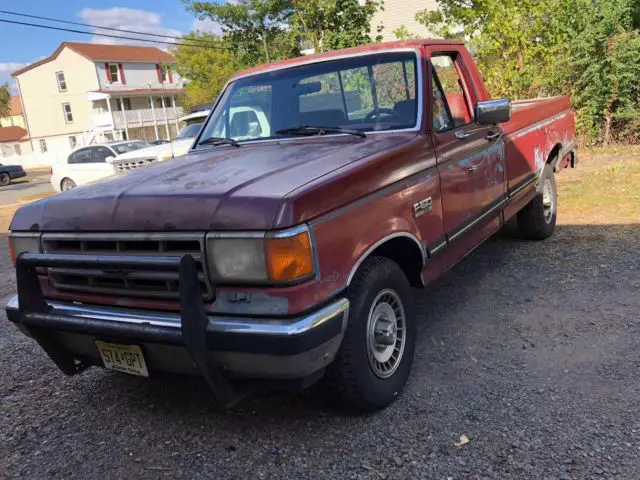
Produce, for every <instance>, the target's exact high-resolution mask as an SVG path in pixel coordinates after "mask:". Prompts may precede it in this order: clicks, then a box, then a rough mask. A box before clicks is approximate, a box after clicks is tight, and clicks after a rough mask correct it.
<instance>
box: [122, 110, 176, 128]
mask: <svg viewBox="0 0 640 480" xmlns="http://www.w3.org/2000/svg"><path fill="white" fill-rule="evenodd" d="M165 114H166V117H165ZM182 115H183V108H182V107H176V109H175V112H174V109H173V107H169V108H166V109H164V110H163V109H162V108H156V109H154V110H152V109H151V108H139V109H136V110H124V111H122V110H117V111H114V112H113V122H114V128H115V129H122V128H135V127H148V126H153V125H154V124H156V123H157V124H158V126H162V125H164V123H165V120H166V121H168V122H170V123H173V122H175V120H177V119H178V118H180V117H181V116H182Z"/></svg>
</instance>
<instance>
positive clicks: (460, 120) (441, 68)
mask: <svg viewBox="0 0 640 480" xmlns="http://www.w3.org/2000/svg"><path fill="white" fill-rule="evenodd" d="M431 63H432V65H433V70H434V83H436V82H437V83H439V84H440V88H441V89H442V93H443V94H444V99H443V101H444V102H446V104H447V106H448V109H449V112H450V114H451V118H452V120H453V128H458V127H461V126H463V125H467V124H469V123H471V122H472V121H473V114H472V112H471V111H470V110H469V99H468V98H467V95H466V93H465V90H464V83H463V82H464V80H463V79H462V78H461V77H460V74H459V72H458V68H456V60H455V56H452V55H449V54H446V55H437V56H434V57H432V58H431Z"/></svg>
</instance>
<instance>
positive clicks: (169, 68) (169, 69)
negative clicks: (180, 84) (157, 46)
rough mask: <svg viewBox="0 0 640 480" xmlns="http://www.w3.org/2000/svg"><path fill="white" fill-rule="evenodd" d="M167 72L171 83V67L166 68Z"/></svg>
mask: <svg viewBox="0 0 640 480" xmlns="http://www.w3.org/2000/svg"><path fill="white" fill-rule="evenodd" d="M167 71H168V72H169V83H173V73H172V72H171V67H167Z"/></svg>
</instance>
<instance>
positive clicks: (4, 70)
mask: <svg viewBox="0 0 640 480" xmlns="http://www.w3.org/2000/svg"><path fill="white" fill-rule="evenodd" d="M25 65H26V63H14V62H8V63H0V78H3V77H8V76H9V75H11V74H12V73H13V72H15V71H16V70H18V69H20V68H22V67H24V66H25Z"/></svg>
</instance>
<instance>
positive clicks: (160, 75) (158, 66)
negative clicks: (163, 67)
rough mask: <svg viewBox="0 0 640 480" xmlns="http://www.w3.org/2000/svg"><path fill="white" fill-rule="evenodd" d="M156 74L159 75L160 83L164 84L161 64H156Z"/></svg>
mask: <svg viewBox="0 0 640 480" xmlns="http://www.w3.org/2000/svg"><path fill="white" fill-rule="evenodd" d="M156 73H157V74H158V83H162V72H161V71H160V64H159V63H156Z"/></svg>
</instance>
